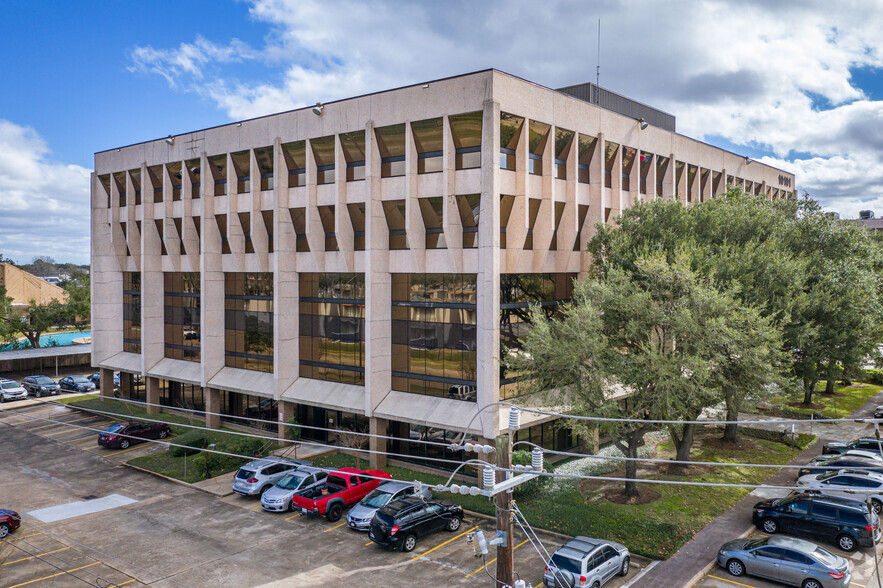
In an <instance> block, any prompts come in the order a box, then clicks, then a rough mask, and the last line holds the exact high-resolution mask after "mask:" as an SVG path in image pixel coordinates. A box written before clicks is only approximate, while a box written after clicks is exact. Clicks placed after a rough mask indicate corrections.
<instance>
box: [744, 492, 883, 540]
mask: <svg viewBox="0 0 883 588" xmlns="http://www.w3.org/2000/svg"><path fill="white" fill-rule="evenodd" d="M751 520H752V521H753V522H754V524H755V525H756V526H757V527H758V528H760V529H763V531H764V532H765V533H769V534H770V535H772V534H773V533H779V532H785V533H791V534H793V535H800V536H807V537H812V538H815V539H821V540H823V541H828V542H831V543H835V544H836V545H837V546H838V547H839V548H840V549H842V550H843V551H846V552H850V551H853V550H854V549H855V548H856V546H860V547H873V546H874V544H875V543H876V542H877V541H879V540H880V518H879V517H878V516H877V514H876V513H873V512H871V511H869V510H868V505H867V504H865V503H864V502H862V501H860V500H856V499H851V498H839V497H836V496H821V495H815V494H798V493H795V494H792V495H791V496H786V497H785V498H779V499H778V500H763V501H761V502H758V503H757V504H755V505H754V512H753V514H752V516H751Z"/></svg>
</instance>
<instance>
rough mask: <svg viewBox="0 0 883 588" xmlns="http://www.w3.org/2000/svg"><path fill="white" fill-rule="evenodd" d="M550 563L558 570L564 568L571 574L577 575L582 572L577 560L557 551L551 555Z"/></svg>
mask: <svg viewBox="0 0 883 588" xmlns="http://www.w3.org/2000/svg"><path fill="white" fill-rule="evenodd" d="M551 563H552V565H553V566H555V567H556V568H558V569H559V570H564V571H565V572H570V573H571V574H576V575H577V576H579V575H580V574H581V573H582V570H581V569H580V565H579V562H578V561H577V560H575V559H570V558H569V557H564V556H563V555H561V554H558V553H556V554H555V555H553V556H552V562H551Z"/></svg>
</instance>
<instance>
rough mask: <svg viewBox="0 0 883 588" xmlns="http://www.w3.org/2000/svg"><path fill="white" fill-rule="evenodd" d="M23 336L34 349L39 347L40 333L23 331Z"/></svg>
mask: <svg viewBox="0 0 883 588" xmlns="http://www.w3.org/2000/svg"><path fill="white" fill-rule="evenodd" d="M25 337H27V338H28V341H30V342H31V347H33V348H34V349H39V348H40V333H25Z"/></svg>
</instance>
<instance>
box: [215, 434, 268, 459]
mask: <svg viewBox="0 0 883 588" xmlns="http://www.w3.org/2000/svg"><path fill="white" fill-rule="evenodd" d="M263 447H264V442H263V441H261V440H260V439H253V438H251V437H243V438H241V439H240V440H239V441H238V442H237V443H236V444H235V446H234V447H232V448H231V449H233V451H231V452H230V453H238V454H239V455H251V456H255V455H259V454H260V453H261V450H262V449H263ZM224 449H226V447H224Z"/></svg>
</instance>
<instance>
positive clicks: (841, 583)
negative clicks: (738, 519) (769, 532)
mask: <svg viewBox="0 0 883 588" xmlns="http://www.w3.org/2000/svg"><path fill="white" fill-rule="evenodd" d="M717 565H719V566H720V567H722V568H725V569H726V570H727V571H728V572H730V573H731V574H732V575H734V576H741V575H743V574H748V575H750V576H759V577H761V578H769V579H771V580H775V581H777V582H781V583H783V584H790V585H791V586H801V587H802V588H832V587H836V588H847V587H848V586H849V583H850V581H851V580H852V575H851V573H850V571H849V562H847V561H846V558H845V557H841V556H839V555H834V554H833V553H831V552H830V551H828V550H827V549H824V548H822V547H819V546H818V545H816V544H815V543H811V542H810V541H805V540H803V539H795V538H794V537H781V536H776V537H764V538H762V539H736V540H735V541H729V542H727V543H724V544H723V545H722V546H721V548H720V551H718V553H717Z"/></svg>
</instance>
